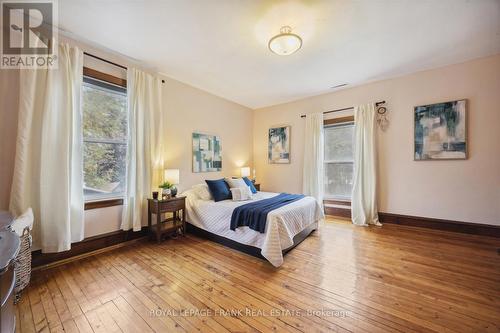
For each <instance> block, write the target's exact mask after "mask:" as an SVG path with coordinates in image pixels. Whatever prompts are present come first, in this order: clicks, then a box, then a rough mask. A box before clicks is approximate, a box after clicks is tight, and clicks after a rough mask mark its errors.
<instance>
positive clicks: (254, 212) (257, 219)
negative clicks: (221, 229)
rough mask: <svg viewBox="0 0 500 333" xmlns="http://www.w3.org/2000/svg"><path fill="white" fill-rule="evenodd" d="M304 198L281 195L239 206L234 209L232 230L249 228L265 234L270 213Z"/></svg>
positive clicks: (298, 195) (296, 195) (293, 195)
mask: <svg viewBox="0 0 500 333" xmlns="http://www.w3.org/2000/svg"><path fill="white" fill-rule="evenodd" d="M303 197H304V195H302V194H287V193H280V194H278V195H277V196H275V197H272V198H269V199H263V200H259V201H255V202H251V203H248V204H246V205H241V206H238V207H236V208H235V209H234V211H233V215H232V216H231V230H236V228H238V227H243V226H247V227H249V228H250V229H253V230H255V231H258V232H260V233H264V232H265V231H266V221H267V214H268V213H269V212H270V211H272V210H275V209H277V208H280V207H282V206H285V205H288V204H289V203H292V202H294V201H297V200H299V199H302V198H303Z"/></svg>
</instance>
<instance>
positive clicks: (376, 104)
mask: <svg viewBox="0 0 500 333" xmlns="http://www.w3.org/2000/svg"><path fill="white" fill-rule="evenodd" d="M380 104H385V101H380V102H377V103H375V106H379V105H380ZM352 109H354V106H350V107H348V108H342V109H336V110H330V111H325V112H323V114H327V113H332V112H340V111H347V110H352ZM305 117H306V115H305V114H303V115H301V116H300V118H305Z"/></svg>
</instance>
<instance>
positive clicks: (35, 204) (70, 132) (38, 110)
mask: <svg viewBox="0 0 500 333" xmlns="http://www.w3.org/2000/svg"><path fill="white" fill-rule="evenodd" d="M58 57H59V58H58V62H59V64H58V69H36V70H34V69H33V70H32V69H23V70H20V95H19V120H18V132H17V140H16V158H15V169H14V176H13V180H12V189H11V197H10V207H9V208H10V210H11V212H12V213H13V214H14V215H20V214H22V213H23V212H24V211H26V210H27V209H28V208H29V207H32V208H33V212H34V215H35V222H34V227H33V241H34V247H35V248H41V249H42V252H60V251H66V250H69V249H70V248H71V243H72V242H77V241H81V240H82V239H83V207H84V201H83V164H82V144H83V138H82V123H81V121H82V116H81V109H80V95H81V89H82V71H83V52H82V51H81V50H80V49H78V48H76V47H70V46H69V45H67V44H61V45H59V56H58Z"/></svg>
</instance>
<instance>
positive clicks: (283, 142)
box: [267, 126, 291, 164]
mask: <svg viewBox="0 0 500 333" xmlns="http://www.w3.org/2000/svg"><path fill="white" fill-rule="evenodd" d="M290 132H291V126H279V127H272V128H270V129H269V136H268V144H267V154H268V159H269V163H270V164H289V163H290Z"/></svg>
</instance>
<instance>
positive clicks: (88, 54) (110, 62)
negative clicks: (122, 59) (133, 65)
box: [83, 52, 127, 69]
mask: <svg viewBox="0 0 500 333" xmlns="http://www.w3.org/2000/svg"><path fill="white" fill-rule="evenodd" d="M83 54H85V55H87V56H89V57H92V58H95V59H98V60H101V61H104V62H107V63H108V64H111V65H114V66H116V67H120V68H123V69H127V67H125V66H122V65H120V64H117V63H116V62H112V61H109V60H106V59H104V58H101V57H98V56H96V55H93V54H90V53H87V52H83Z"/></svg>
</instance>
